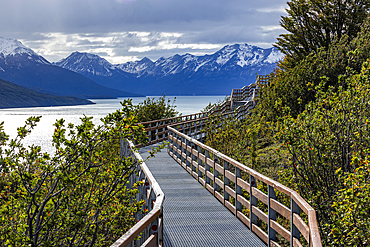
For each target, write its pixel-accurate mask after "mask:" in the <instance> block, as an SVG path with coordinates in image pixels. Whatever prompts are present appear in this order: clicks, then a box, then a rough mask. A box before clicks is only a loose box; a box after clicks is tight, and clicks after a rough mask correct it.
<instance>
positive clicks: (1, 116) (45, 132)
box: [0, 96, 225, 153]
mask: <svg viewBox="0 0 370 247" xmlns="http://www.w3.org/2000/svg"><path fill="white" fill-rule="evenodd" d="M154 98H158V97H154ZM166 98H170V99H173V98H174V97H166ZM224 98H225V97H224V96H176V102H175V105H176V106H177V107H176V110H177V111H179V112H180V113H181V114H182V115H188V114H193V113H197V112H200V110H202V109H203V108H204V107H206V106H207V105H208V104H209V103H215V102H217V101H221V100H223V99H224ZM144 99H145V97H137V98H133V100H132V102H133V104H138V103H139V102H143V100H144ZM91 101H93V102H94V103H96V104H94V105H82V106H56V107H31V108H12V109H2V110H0V122H3V121H4V129H5V132H6V134H8V135H10V138H14V137H15V136H16V133H17V127H20V126H23V125H24V122H25V120H26V119H27V118H28V117H30V116H42V118H41V121H40V122H39V123H38V125H37V126H36V128H35V129H34V130H33V131H32V133H31V134H30V135H29V136H28V137H27V139H26V140H25V144H26V145H31V144H35V145H39V146H41V147H42V150H43V151H45V152H49V153H52V151H53V148H52V146H51V140H52V135H53V131H54V127H53V124H54V123H55V120H56V119H60V118H63V119H64V120H66V123H73V124H79V123H80V118H81V117H82V116H83V115H84V114H85V115H86V116H93V117H94V123H95V124H99V123H100V120H99V119H100V118H101V117H104V116H105V115H107V114H108V113H110V112H114V111H116V110H117V109H120V108H121V105H120V102H121V101H123V98H119V99H94V100H91Z"/></svg>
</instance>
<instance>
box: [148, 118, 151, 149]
mask: <svg viewBox="0 0 370 247" xmlns="http://www.w3.org/2000/svg"><path fill="white" fill-rule="evenodd" d="M148 135H149V145H150V144H151V142H152V123H149V131H148Z"/></svg>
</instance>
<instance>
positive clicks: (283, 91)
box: [260, 19, 370, 120]
mask: <svg viewBox="0 0 370 247" xmlns="http://www.w3.org/2000/svg"><path fill="white" fill-rule="evenodd" d="M368 57H370V20H369V19H366V21H365V22H364V24H363V26H362V30H361V32H360V33H358V36H357V37H356V38H354V39H352V40H351V39H350V38H349V37H348V36H347V35H344V36H343V37H342V38H341V39H340V40H339V41H335V42H334V43H332V44H331V45H329V48H328V49H327V50H326V49H324V48H320V49H318V50H317V52H315V53H314V52H312V53H310V54H309V55H308V56H306V57H305V58H304V59H302V60H301V61H300V62H298V63H297V65H296V66H295V67H293V68H287V69H281V68H280V69H277V70H276V71H275V72H274V73H272V76H271V79H270V81H269V83H268V84H266V85H264V86H263V87H262V90H261V92H260V95H261V100H260V103H261V108H260V110H261V111H263V112H264V115H266V116H267V117H268V119H270V120H275V119H276V118H277V117H279V116H282V115H283V114H284V113H283V112H282V111H281V109H279V108H278V107H277V105H280V106H284V107H285V106H287V107H289V108H290V114H292V115H293V116H297V115H298V114H299V113H300V112H302V111H303V110H304V109H305V105H306V104H307V103H308V102H310V101H312V100H315V97H316V92H315V87H316V86H318V85H319V84H320V82H321V78H322V77H323V76H325V77H326V78H327V82H326V87H329V86H333V87H335V88H337V87H339V86H344V87H346V82H345V81H341V83H338V79H339V78H340V77H341V76H343V75H345V76H346V75H348V72H350V71H353V72H358V73H360V71H361V67H362V63H363V62H365V61H366V59H367V58H368ZM348 68H350V70H348ZM347 71H348V72H347Z"/></svg>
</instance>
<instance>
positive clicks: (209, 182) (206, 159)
mask: <svg viewBox="0 0 370 247" xmlns="http://www.w3.org/2000/svg"><path fill="white" fill-rule="evenodd" d="M205 156H206V158H205V167H206V176H205V178H206V187H207V184H209V185H211V179H210V178H209V177H208V175H207V171H208V172H210V171H211V169H210V166H209V165H208V163H207V161H208V159H209V158H210V156H209V151H208V150H206V151H205Z"/></svg>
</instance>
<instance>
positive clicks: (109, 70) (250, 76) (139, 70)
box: [53, 44, 283, 95]
mask: <svg viewBox="0 0 370 247" xmlns="http://www.w3.org/2000/svg"><path fill="white" fill-rule="evenodd" d="M282 57H283V54H282V53H280V52H279V51H278V50H277V49H276V48H269V49H262V48H259V47H256V46H251V45H248V44H235V45H228V46H225V47H223V48H222V49H221V50H219V51H217V52H216V53H214V54H211V55H204V56H194V55H191V54H185V55H178V54H176V55H174V56H171V57H168V58H163V57H162V58H159V59H158V60H157V61H155V62H153V61H151V60H150V59H148V58H143V59H142V60H140V61H135V62H128V63H124V64H116V65H113V64H111V63H109V62H108V61H107V60H105V59H104V58H101V57H99V56H98V55H95V54H89V53H81V52H74V53H72V54H71V55H70V56H68V57H67V58H64V59H62V60H61V61H59V62H57V63H53V64H54V65H57V66H60V67H62V68H65V69H69V70H72V71H74V72H76V73H79V74H81V75H83V76H85V77H87V78H90V79H91V80H93V81H96V82H98V83H99V84H101V85H104V86H107V87H111V88H115V89H118V90H123V89H125V90H127V91H130V92H136V93H143V94H146V95H161V94H166V95H212V94H228V93H229V92H230V90H231V89H232V88H238V87H243V86H245V85H249V84H251V83H253V82H254V81H255V79H256V73H258V74H268V73H270V72H271V71H272V70H273V69H274V68H275V67H276V63H277V62H278V61H279V60H281V59H282Z"/></svg>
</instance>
